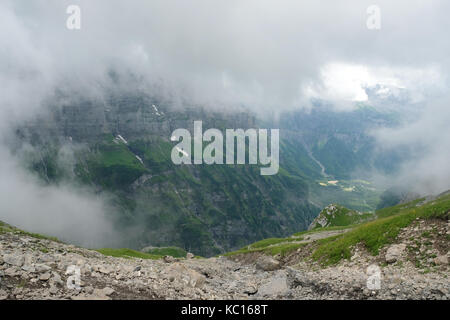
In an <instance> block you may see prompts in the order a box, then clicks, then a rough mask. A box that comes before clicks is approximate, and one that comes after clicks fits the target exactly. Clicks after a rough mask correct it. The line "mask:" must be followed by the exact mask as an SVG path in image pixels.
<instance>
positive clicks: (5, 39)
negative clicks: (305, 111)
mask: <svg viewBox="0 0 450 320" xmlns="http://www.w3.org/2000/svg"><path fill="white" fill-rule="evenodd" d="M74 3H75V4H77V5H79V6H80V7H81V14H82V28H81V30H79V31H70V30H67V29H66V23H65V22H66V19H67V17H68V15H67V14H66V11H65V10H66V8H67V6H68V5H70V4H74ZM370 4H371V2H370V1H358V2H355V1H339V2H338V1H335V2H331V1H306V2H305V1H294V0H282V1H279V2H277V3H276V4H274V2H273V1H269V0H250V1H240V0H231V1H226V2H218V1H208V0H194V1H190V2H186V1H177V0H169V1H162V0H156V1H137V0H130V1H117V0H112V1H102V0H97V1H89V0H78V1H75V2H74V1H55V0H53V1H39V0H34V1H20V0H19V1H17V0H14V1H13V0H7V1H3V2H2V5H1V6H2V8H1V9H2V10H1V12H2V21H4V25H5V27H4V28H3V29H2V30H1V31H0V33H1V34H2V35H1V38H0V39H1V40H2V45H5V43H6V49H7V50H3V54H2V56H0V60H1V61H8V60H9V63H8V65H13V66H15V68H16V70H13V71H17V68H20V69H24V70H30V69H31V70H33V74H29V75H28V76H26V78H30V79H31V78H33V77H34V79H38V77H39V80H40V81H39V84H40V85H39V88H38V89H35V88H33V87H32V86H30V88H29V89H34V90H44V89H43V88H46V86H44V84H48V86H50V88H51V87H52V86H57V85H61V80H62V79H64V80H65V81H66V82H68V83H69V84H70V87H72V88H73V87H81V88H82V89H81V90H92V89H93V88H94V89H95V88H101V87H102V81H104V80H105V75H106V74H107V72H108V70H110V69H111V68H114V69H115V70H116V71H119V72H122V73H123V74H126V73H127V72H132V73H133V74H138V75H140V76H142V79H144V80H145V81H146V83H147V84H148V85H150V84H153V85H154V84H155V83H156V84H158V88H162V90H164V91H167V92H166V93H167V96H168V97H171V98H173V97H177V96H178V97H179V96H182V97H183V98H186V97H187V98H186V100H188V101H190V102H192V103H194V104H203V105H209V106H217V105H218V107H219V108H221V109H223V106H233V105H246V106H248V107H252V108H253V109H254V110H257V111H261V110H266V111H267V110H268V111H272V110H273V109H278V110H279V109H281V110H285V109H290V108H299V107H301V106H302V104H303V103H306V101H305V99H304V89H305V87H307V86H309V85H310V84H311V83H319V84H320V83H321V82H322V79H321V69H322V68H323V67H324V66H326V65H327V64H330V63H335V62H340V63H347V64H349V63H351V64H356V65H364V66H371V67H373V68H378V67H386V68H390V67H402V66H406V67H409V68H411V69H421V68H423V67H426V66H429V65H430V64H436V65H437V68H441V67H442V66H441V64H442V63H444V62H445V61H448V57H447V54H446V53H447V52H449V41H447V40H446V39H447V37H446V34H445V30H448V27H450V26H449V22H448V19H447V15H446V12H448V10H445V8H448V9H450V4H449V3H448V2H446V1H438V0H432V1H426V2H425V1H420V0H416V1H395V2H392V1H386V0H383V1H379V3H378V5H379V6H380V8H381V18H382V25H381V30H380V31H371V30H368V29H367V27H366V19H367V14H366V9H367V7H368V6H369V5H370ZM43 79H45V81H44V83H42V80H43ZM47 89H48V87H47Z"/></svg>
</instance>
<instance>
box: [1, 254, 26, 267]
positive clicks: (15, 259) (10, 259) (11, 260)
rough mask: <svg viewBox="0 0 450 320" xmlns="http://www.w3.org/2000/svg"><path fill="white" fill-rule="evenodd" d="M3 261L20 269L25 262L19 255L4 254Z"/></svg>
mask: <svg viewBox="0 0 450 320" xmlns="http://www.w3.org/2000/svg"><path fill="white" fill-rule="evenodd" d="M3 261H4V262H5V263H7V264H9V265H12V266H16V267H21V266H23V263H24V262H25V258H24V256H23V255H20V254H5V255H4V256H3Z"/></svg>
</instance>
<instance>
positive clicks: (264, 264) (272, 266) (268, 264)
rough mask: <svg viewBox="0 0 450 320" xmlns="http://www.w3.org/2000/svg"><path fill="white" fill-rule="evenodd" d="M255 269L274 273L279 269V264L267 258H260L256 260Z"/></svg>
mask: <svg viewBox="0 0 450 320" xmlns="http://www.w3.org/2000/svg"><path fill="white" fill-rule="evenodd" d="M256 267H257V268H258V269H261V270H264V271H274V270H277V269H279V268H280V262H279V261H277V260H275V259H273V258H272V257H268V256H261V257H259V258H258V259H257V260H256Z"/></svg>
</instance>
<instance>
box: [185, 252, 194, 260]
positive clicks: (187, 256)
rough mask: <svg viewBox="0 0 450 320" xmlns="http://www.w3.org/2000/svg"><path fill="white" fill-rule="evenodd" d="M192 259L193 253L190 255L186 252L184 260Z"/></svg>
mask: <svg viewBox="0 0 450 320" xmlns="http://www.w3.org/2000/svg"><path fill="white" fill-rule="evenodd" d="M193 258H194V254H193V253H190V252H188V253H187V254H186V259H188V260H189V259H193Z"/></svg>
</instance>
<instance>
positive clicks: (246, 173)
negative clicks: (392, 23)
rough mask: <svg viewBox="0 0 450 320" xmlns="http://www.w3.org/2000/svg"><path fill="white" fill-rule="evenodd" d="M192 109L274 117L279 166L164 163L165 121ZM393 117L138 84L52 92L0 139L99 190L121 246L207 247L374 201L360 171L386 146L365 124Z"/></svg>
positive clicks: (57, 179)
mask: <svg viewBox="0 0 450 320" xmlns="http://www.w3.org/2000/svg"><path fill="white" fill-rule="evenodd" d="M197 120H201V121H202V122H203V130H206V129H208V128H217V129H219V130H222V131H224V130H225V129H226V128H234V129H236V128H242V129H248V128H279V129H280V169H279V172H278V174H276V175H273V176H261V175H260V170H259V166H257V165H212V166H211V165H205V164H202V165H181V166H178V165H174V164H173V163H172V161H171V150H172V148H173V147H174V145H175V143H174V142H172V141H171V140H170V138H171V134H172V132H173V131H174V130H175V129H178V128H186V129H188V130H189V131H190V132H193V123H194V121H197ZM393 123H395V120H393V116H392V115H391V114H385V113H380V112H378V111H376V110H374V109H373V108H369V107H360V108H358V109H356V110H354V111H352V112H348V113H339V112H338V113H337V112H330V109H329V108H328V107H327V106H318V107H317V108H315V109H314V110H312V111H311V112H309V113H308V112H304V111H301V112H300V111H299V112H294V113H292V114H283V115H282V116H281V117H280V118H279V119H277V120H276V121H275V120H273V121H272V120H271V121H268V120H267V119H266V118H259V117H257V116H256V115H254V114H252V113H251V112H236V111H229V112H226V111H220V112H219V111H211V110H209V109H206V108H202V107H199V106H191V105H188V104H186V105H184V106H182V107H175V106H174V105H173V104H171V103H168V102H165V101H164V100H161V99H158V98H155V97H153V96H151V95H149V94H147V93H143V92H140V91H138V90H136V91H131V92H122V91H117V92H116V91H114V90H111V91H108V92H107V93H106V94H105V95H104V96H102V98H101V99H99V98H85V97H82V96H81V97H75V96H73V95H68V96H66V95H63V94H62V93H59V94H58V95H56V96H55V97H54V98H53V99H49V101H48V103H47V109H46V110H45V111H44V112H42V113H41V114H39V115H37V116H35V117H32V118H31V119H30V120H29V121H27V122H26V123H25V124H20V125H18V126H17V128H16V131H15V133H16V138H17V139H15V141H14V142H13V143H11V149H12V150H13V152H14V153H15V154H16V155H18V156H19V157H20V158H21V159H22V160H21V161H22V162H23V163H24V164H25V166H26V167H28V169H29V170H31V171H32V172H35V173H36V174H37V175H38V176H39V177H40V178H41V179H42V180H43V181H45V183H48V184H56V185H58V184H65V183H70V184H74V185H77V186H80V187H89V188H92V189H93V190H94V191H95V193H96V194H98V195H103V196H105V198H107V199H109V200H108V201H109V203H110V204H111V206H112V207H113V208H114V210H111V212H109V213H108V214H109V215H110V219H111V220H112V221H114V222H115V226H116V228H117V231H118V238H119V239H121V246H126V247H131V248H134V249H140V248H142V247H147V246H155V247H161V246H177V247H181V248H183V249H185V250H187V251H192V252H194V253H195V254H198V255H202V256H210V255H215V254H218V253H221V252H226V251H230V250H233V249H236V248H239V247H241V246H243V245H245V244H248V243H249V242H251V241H257V240H259V239H263V238H267V237H274V236H275V237H280V236H286V235H288V234H290V233H293V232H295V231H297V230H306V229H307V228H308V226H309V225H310V224H311V222H312V220H313V219H314V218H315V217H316V216H317V214H318V213H319V212H320V209H321V208H323V207H324V206H326V205H327V204H329V203H336V202H339V203H341V204H342V205H344V206H346V207H348V208H350V209H353V210H359V211H373V210H374V209H375V207H376V206H377V204H378V199H379V194H380V191H379V190H378V189H377V188H376V187H375V186H374V185H373V184H372V183H371V182H370V181H367V180H362V179H361V178H366V177H365V176H364V172H368V171H369V169H370V167H371V166H376V165H377V164H379V167H381V168H383V169H385V170H391V169H392V168H390V167H389V166H390V163H392V162H393V161H391V160H392V157H394V158H395V156H389V157H388V158H386V157H384V158H383V157H377V154H376V152H375V145H374V141H373V139H372V138H371V137H370V136H368V134H367V132H366V131H367V129H368V128H372V127H373V126H374V125H387V124H393ZM385 163H387V164H389V165H384V164H385ZM392 170H393V169H392ZM355 172H360V174H358V175H355V174H354V173H355Z"/></svg>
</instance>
